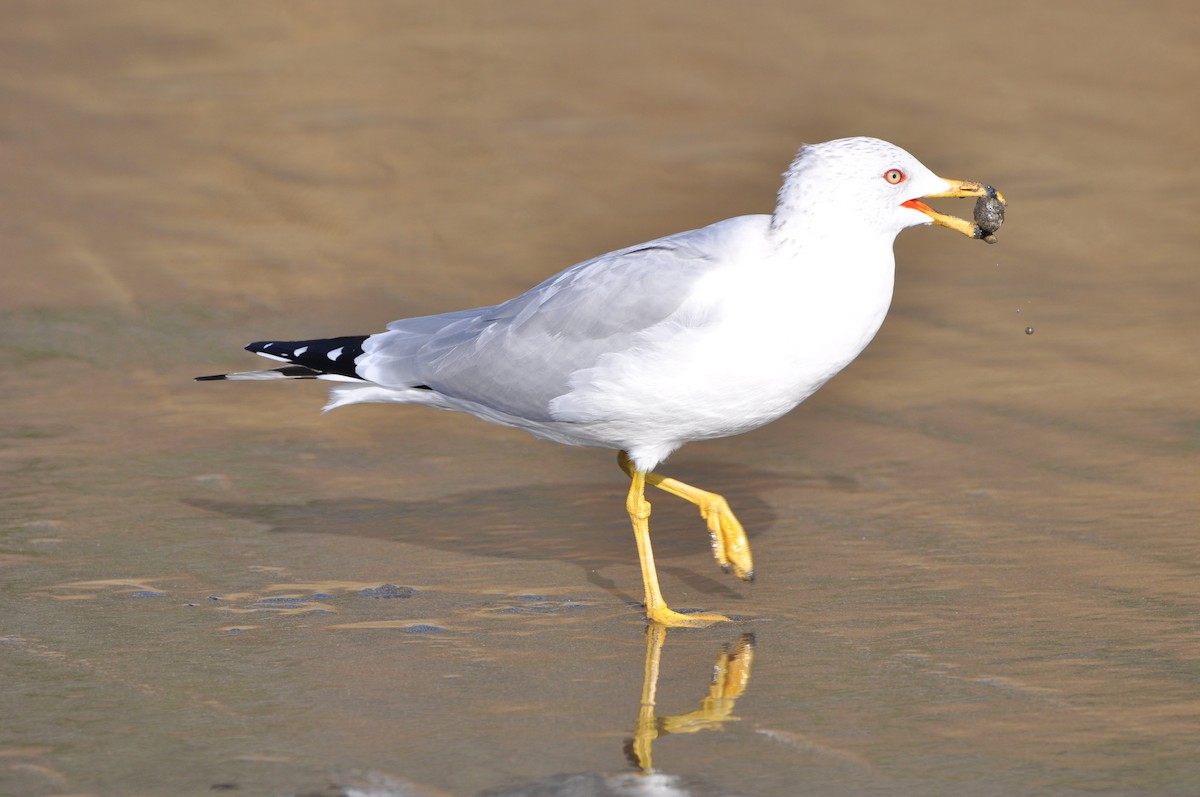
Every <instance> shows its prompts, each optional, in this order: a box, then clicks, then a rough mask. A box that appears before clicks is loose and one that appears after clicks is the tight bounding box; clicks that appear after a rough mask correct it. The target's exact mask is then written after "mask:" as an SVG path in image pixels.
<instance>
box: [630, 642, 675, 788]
mask: <svg viewBox="0 0 1200 797" xmlns="http://www.w3.org/2000/svg"><path fill="white" fill-rule="evenodd" d="M666 639H667V627H666V626H665V625H659V624H658V623H650V624H649V625H647V626H646V669H645V672H644V673H643V675H642V702H641V705H640V706H639V708H638V718H637V727H636V728H635V729H634V731H633V739H632V740H630V743H629V749H628V754H629V758H630V760H631V761H632V762H633V765H634V766H636V767H637V768H638V769H640V770H641V771H642V772H643V773H649V772H651V771H653V769H654V763H653V761H652V758H651V746H652V745H653V744H654V740H655V739H657V738H658V720H656V719H655V717H654V695H655V692H657V691H658V662H659V660H660V659H661V658H662V649H663V642H665V641H666Z"/></svg>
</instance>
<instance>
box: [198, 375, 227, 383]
mask: <svg viewBox="0 0 1200 797" xmlns="http://www.w3.org/2000/svg"><path fill="white" fill-rule="evenodd" d="M225 378H226V376H225V374H210V375H209V376H193V377H192V381H193V382H215V381H217V380H219V379H225Z"/></svg>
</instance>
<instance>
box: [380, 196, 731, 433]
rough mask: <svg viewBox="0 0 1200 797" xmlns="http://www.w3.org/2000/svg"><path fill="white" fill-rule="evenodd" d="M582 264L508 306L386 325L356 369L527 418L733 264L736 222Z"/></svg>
mask: <svg viewBox="0 0 1200 797" xmlns="http://www.w3.org/2000/svg"><path fill="white" fill-rule="evenodd" d="M748 218H754V217H740V218H738V219H729V220H728V221H725V222H720V223H718V224H714V225H711V226H709V227H705V228H702V229H699V230H692V231H690V232H685V233H679V234H677V235H672V236H669V237H667V238H660V239H658V240H656V241H650V242H649V243H645V244H640V245H638V246H634V247H630V248H628V249H622V250H619V251H616V252H612V253H610V254H607V255H602V256H600V257H597V258H594V259H592V260H587V261H584V262H583V263H580V264H578V265H576V266H573V267H572V268H569V269H567V270H566V271H563V272H562V273H560V274H558V275H556V276H554V277H551V278H550V279H548V280H546V281H545V282H543V283H541V284H540V285H537V286H536V287H534V288H532V289H530V290H529V291H527V292H526V293H524V294H522V295H520V296H518V297H517V298H515V299H512V300H510V301H507V302H505V303H503V304H499V305H494V306H492V307H481V308H477V309H474V310H463V311H459V312H455V313H446V314H443V315H436V316H424V317H421V318H409V319H403V320H401V321H395V322H392V323H391V324H389V325H388V331H387V332H384V333H381V334H378V335H373V336H371V337H370V338H368V339H367V341H366V343H365V344H364V346H363V351H364V354H363V356H362V357H361V358H360V359H359V362H358V366H357V370H358V372H359V373H360V374H361V375H362V376H363V377H364V378H365V379H368V380H370V381H372V382H376V383H378V384H382V385H385V386H390V387H412V386H415V385H425V386H427V387H429V388H431V389H433V390H435V391H437V392H439V393H441V394H443V395H446V396H451V397H454V398H456V399H463V400H467V401H472V402H475V403H478V404H482V405H484V406H488V407H491V408H494V409H498V410H501V411H503V412H506V413H508V414H510V415H515V416H518V417H522V418H527V419H530V420H550V419H551V418H550V413H549V405H550V401H551V400H552V399H554V398H556V397H557V396H560V395H562V394H564V393H566V392H568V391H569V389H570V384H569V381H570V378H571V375H572V374H573V373H575V372H576V371H579V370H580V369H584V368H589V367H591V366H593V365H594V364H595V363H596V360H597V359H598V358H599V357H600V356H602V355H604V354H606V353H609V352H617V351H623V350H625V349H627V348H629V347H630V346H632V345H634V344H635V343H636V341H637V339H638V337H639V336H640V335H642V334H643V333H644V332H645V331H646V330H648V329H650V328H652V327H655V326H657V325H659V324H662V323H663V322H665V321H666V320H667V319H669V318H671V317H672V315H674V314H675V313H676V311H677V310H679V308H680V306H681V305H682V304H683V303H684V301H685V300H686V299H687V297H688V295H689V294H690V293H691V291H692V289H693V287H694V286H695V284H696V282H697V281H698V280H699V279H701V278H702V277H703V276H704V275H705V274H707V273H709V271H710V270H712V269H715V268H720V267H722V266H725V265H728V263H727V261H725V259H724V258H723V257H722V253H723V252H724V251H727V249H726V246H725V244H726V241H727V239H728V238H729V237H730V235H731V234H734V232H735V231H736V229H737V227H738V222H743V221H744V220H746V219H748Z"/></svg>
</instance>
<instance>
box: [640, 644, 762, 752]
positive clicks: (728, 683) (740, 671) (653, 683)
mask: <svg viewBox="0 0 1200 797" xmlns="http://www.w3.org/2000/svg"><path fill="white" fill-rule="evenodd" d="M666 638H667V629H666V627H665V626H662V625H658V624H657V623H651V624H650V625H648V626H646V668H645V673H644V675H643V679H642V701H641V705H640V707H639V709H638V719H637V727H636V728H635V730H634V735H633V738H632V739H631V740H629V744H628V747H627V748H626V753H627V755H628V756H629V759H630V761H631V762H632V763H633V765H634V766H636V767H637V768H638V769H639V770H641V772H642V774H648V773H650V772H652V771H653V769H654V764H653V758H652V747H653V744H654V740H655V739H657V738H658V737H659V736H666V735H667V734H669V733H696V732H697V731H704V730H714V731H715V730H720V729H721V727H722V726H723V725H724V724H725V723H726V722H729V721H731V720H736V719H737V717H734V716H733V708H734V704H735V703H736V702H737V699H738V698H739V697H741V696H742V693H743V692H745V691H746V686H747V685H748V684H749V683H750V665H751V663H752V662H753V660H754V637H753V636H751V635H750V634H743V635H742V638H741V639H739V640H738V642H737V644H736V645H734V647H733V649H732V650H730V648H729V647H728V646H726V647H725V649H724V650H723V651H722V652H721V655H720V656H719V657H718V658H717V663H716V665H715V666H714V667H713V680H712V684H711V685H710V686H709V688H708V697H706V698H704V700H703V701H701V703H700V708H698V709H696V710H695V711H693V712H690V713H688V714H677V715H675V716H671V717H663V718H662V719H657V718H656V717H655V714H654V709H655V694H656V692H657V690H658V669H659V662H660V660H661V658H662V649H663V643H664V642H665V641H666Z"/></svg>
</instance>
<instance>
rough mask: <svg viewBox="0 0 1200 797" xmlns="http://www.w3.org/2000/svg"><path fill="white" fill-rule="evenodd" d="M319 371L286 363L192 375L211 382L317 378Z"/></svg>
mask: <svg viewBox="0 0 1200 797" xmlns="http://www.w3.org/2000/svg"><path fill="white" fill-rule="evenodd" d="M320 377H321V373H320V372H319V371H314V370H313V369H311V368H308V367H306V366H303V365H286V366H284V367H283V368H270V369H268V370H265V371H242V372H240V373H236V374H212V375H211V376H197V377H193V378H194V379H195V380H196V381H197V382H211V381H215V380H218V379H319V378H320Z"/></svg>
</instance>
